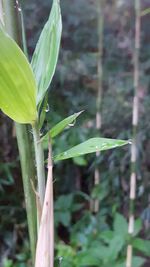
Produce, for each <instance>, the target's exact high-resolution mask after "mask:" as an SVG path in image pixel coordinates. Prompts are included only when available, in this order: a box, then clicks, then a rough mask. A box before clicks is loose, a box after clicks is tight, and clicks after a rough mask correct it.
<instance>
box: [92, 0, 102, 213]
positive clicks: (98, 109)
mask: <svg viewBox="0 0 150 267" xmlns="http://www.w3.org/2000/svg"><path fill="white" fill-rule="evenodd" d="M97 10H98V21H97V23H98V25H97V26H98V62H97V76H98V88H97V98H96V129H97V131H98V132H100V129H101V124H102V119H101V103H102V76H103V65H102V56H103V24H104V15H103V0H97ZM99 156H100V152H97V153H96V157H99ZM94 183H95V185H99V183H100V172H99V169H98V168H96V169H95V175H94ZM98 210H99V200H98V199H95V201H94V212H98Z"/></svg>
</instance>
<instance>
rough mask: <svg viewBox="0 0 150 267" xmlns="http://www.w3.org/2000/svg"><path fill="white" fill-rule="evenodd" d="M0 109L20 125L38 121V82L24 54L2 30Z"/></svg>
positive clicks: (0, 38)
mask: <svg viewBox="0 0 150 267" xmlns="http://www.w3.org/2000/svg"><path fill="white" fill-rule="evenodd" d="M0 109H2V111H3V112H4V113H5V114H7V115H8V116H9V117H10V118H11V119H13V120H15V121H17V122H19V123H31V124H32V123H34V121H35V120H36V83H35V79H34V76H33V73H32V70H31V67H30V64H29V63H28V61H27V59H26V57H25V55H24V54H23V53H22V51H21V49H20V48H19V47H18V46H17V44H16V43H15V42H14V41H13V40H12V39H11V38H10V37H9V36H8V35H7V34H6V33H5V32H4V30H2V29H1V28H0Z"/></svg>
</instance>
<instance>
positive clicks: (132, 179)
mask: <svg viewBox="0 0 150 267" xmlns="http://www.w3.org/2000/svg"><path fill="white" fill-rule="evenodd" d="M135 16H136V18H135V48H134V99H133V114H132V125H133V134H132V135H133V138H132V139H133V141H132V145H131V177H130V210H129V213H130V214H129V228H128V233H129V235H130V240H132V237H133V233H134V211H135V207H134V206H135V195H136V174H137V168H136V165H137V164H136V163H137V126H138V116H139V97H138V91H139V53H140V31H141V16H140V0H135ZM132 254H133V253H132V245H131V244H129V245H128V248H127V260H126V267H132Z"/></svg>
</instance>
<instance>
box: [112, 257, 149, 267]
mask: <svg viewBox="0 0 150 267" xmlns="http://www.w3.org/2000/svg"><path fill="white" fill-rule="evenodd" d="M144 262H145V259H143V258H141V257H136V256H135V257H133V258H132V266H133V267H143V264H144ZM125 266H126V261H123V262H122V263H118V264H116V266H115V267H125Z"/></svg>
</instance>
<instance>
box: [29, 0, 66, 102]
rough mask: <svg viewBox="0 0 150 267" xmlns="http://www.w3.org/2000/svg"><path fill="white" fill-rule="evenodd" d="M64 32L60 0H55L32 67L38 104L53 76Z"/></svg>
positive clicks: (36, 49)
mask: <svg viewBox="0 0 150 267" xmlns="http://www.w3.org/2000/svg"><path fill="white" fill-rule="evenodd" d="M61 32H62V21H61V12H60V5H59V0H53V5H52V9H51V13H50V16H49V19H48V21H47V23H46V24H45V26H44V29H43V31H42V33H41V35H40V38H39V41H38V43H37V46H36V48H35V52H34V54H33V58H32V62H31V65H32V68H33V72H34V74H35V77H36V81H37V84H38V96H37V104H39V103H40V102H41V101H42V100H43V98H44V96H45V93H46V91H47V89H48V87H49V85H50V83H51V80H52V78H53V75H54V72H55V68H56V64H57V59H58V53H59V47H60V40H61Z"/></svg>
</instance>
